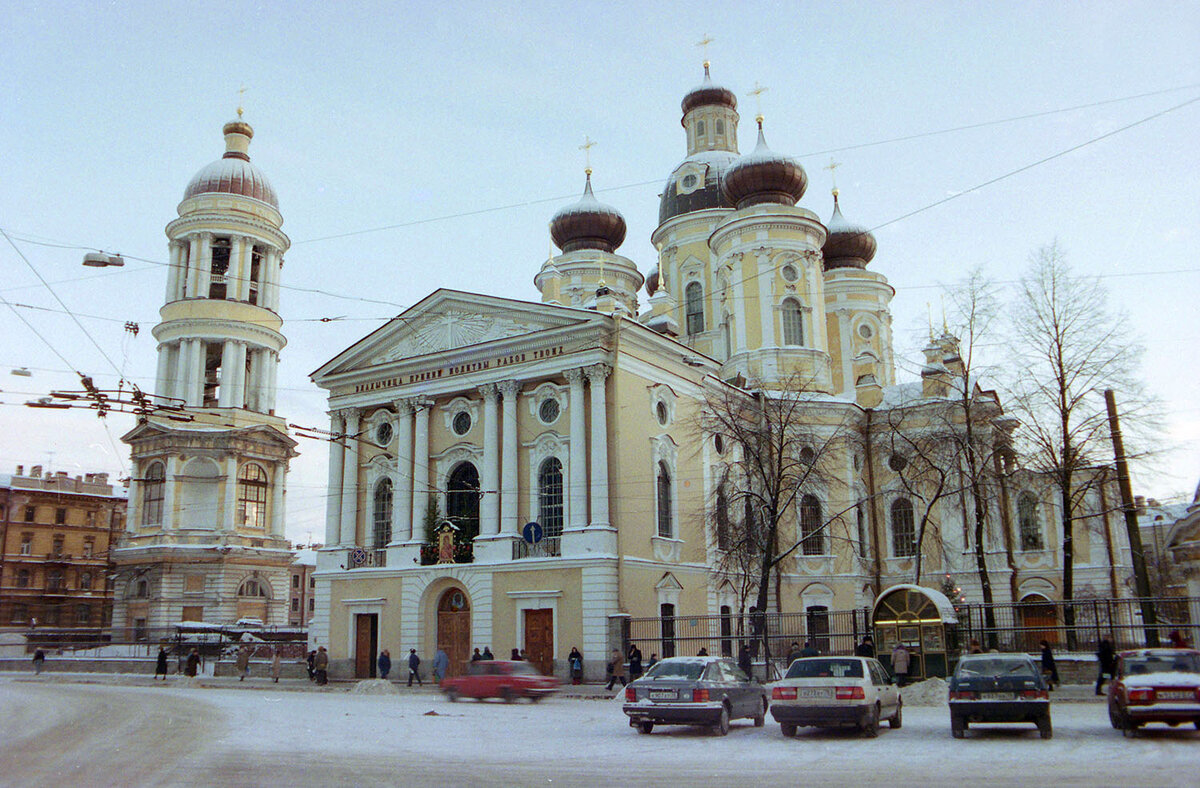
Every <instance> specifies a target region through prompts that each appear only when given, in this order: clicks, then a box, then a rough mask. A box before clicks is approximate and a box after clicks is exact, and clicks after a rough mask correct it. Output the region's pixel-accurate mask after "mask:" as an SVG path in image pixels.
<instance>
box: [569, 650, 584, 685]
mask: <svg viewBox="0 0 1200 788" xmlns="http://www.w3.org/2000/svg"><path fill="white" fill-rule="evenodd" d="M567 667H569V668H570V670H571V683H572V684H582V683H583V654H581V653H580V651H579V649H577V648H575V647H574V646H571V653H570V654H568V655H567Z"/></svg>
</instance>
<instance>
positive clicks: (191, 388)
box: [180, 339, 204, 408]
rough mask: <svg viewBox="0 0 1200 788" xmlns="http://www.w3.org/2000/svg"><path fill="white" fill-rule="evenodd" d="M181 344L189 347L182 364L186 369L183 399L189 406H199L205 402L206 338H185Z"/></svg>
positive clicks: (184, 369)
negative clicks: (203, 366)
mask: <svg viewBox="0 0 1200 788" xmlns="http://www.w3.org/2000/svg"><path fill="white" fill-rule="evenodd" d="M180 346H181V347H182V346H186V347H187V354H186V356H184V358H183V363H182V365H181V366H183V371H184V378H183V386H184V388H183V399H184V401H185V402H186V403H187V405H188V406H189V407H193V408H195V407H199V406H200V405H202V404H204V403H203V398H204V396H203V392H204V378H203V368H202V366H201V365H202V364H203V363H204V352H203V351H204V340H201V339H185V340H183V341H181V342H180Z"/></svg>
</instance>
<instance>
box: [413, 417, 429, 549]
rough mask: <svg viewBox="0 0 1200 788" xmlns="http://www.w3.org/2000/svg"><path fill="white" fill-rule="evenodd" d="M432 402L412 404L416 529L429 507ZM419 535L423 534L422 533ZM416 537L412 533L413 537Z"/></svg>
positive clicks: (414, 518) (414, 521) (414, 524)
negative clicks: (430, 415) (430, 409)
mask: <svg viewBox="0 0 1200 788" xmlns="http://www.w3.org/2000/svg"><path fill="white" fill-rule="evenodd" d="M432 404H433V403H431V402H427V401H423V400H413V403H412V406H413V410H414V412H415V415H416V419H417V423H416V427H415V428H414V430H413V448H412V456H413V466H412V488H413V493H412V521H413V530H414V531H417V529H418V528H420V527H421V526H422V525H424V523H425V511H426V509H428V508H429V408H430V407H431V406H432ZM421 536H424V534H423V533H422V534H421ZM415 538H417V537H416V536H415V535H414V539H415Z"/></svg>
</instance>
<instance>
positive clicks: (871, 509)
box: [863, 408, 883, 596]
mask: <svg viewBox="0 0 1200 788" xmlns="http://www.w3.org/2000/svg"><path fill="white" fill-rule="evenodd" d="M873 413H874V411H873V410H872V409H871V408H867V409H866V414H867V425H866V432H865V435H864V440H863V453H864V455H865V457H864V459H863V462H865V463H866V464H867V515H868V518H869V519H870V521H871V539H872V541H874V543H875V544H874V545H872V547H873V548H874V549H873V551H872V552H873V553H874V554H875V595H876V596H879V595H880V594H881V593H883V557H882V556H881V554H880V553H881V551H880V544H881V540H880V538H879V516H878V513H877V512H876V510H875V455H874V451H873V449H872V447H871V416H872V414H873Z"/></svg>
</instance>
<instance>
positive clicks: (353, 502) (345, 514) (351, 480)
mask: <svg viewBox="0 0 1200 788" xmlns="http://www.w3.org/2000/svg"><path fill="white" fill-rule="evenodd" d="M343 413H344V414H345V418H346V432H345V435H346V437H345V438H344V439H343V440H344V441H345V443H346V455H345V459H344V460H343V461H342V528H341V543H342V545H343V546H344V547H352V546H353V545H354V544H355V540H356V538H357V530H358V529H357V525H358V429H359V427H358V425H359V415H360V414H359V411H358V409H357V408H347V409H346V410H345V411H343Z"/></svg>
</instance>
